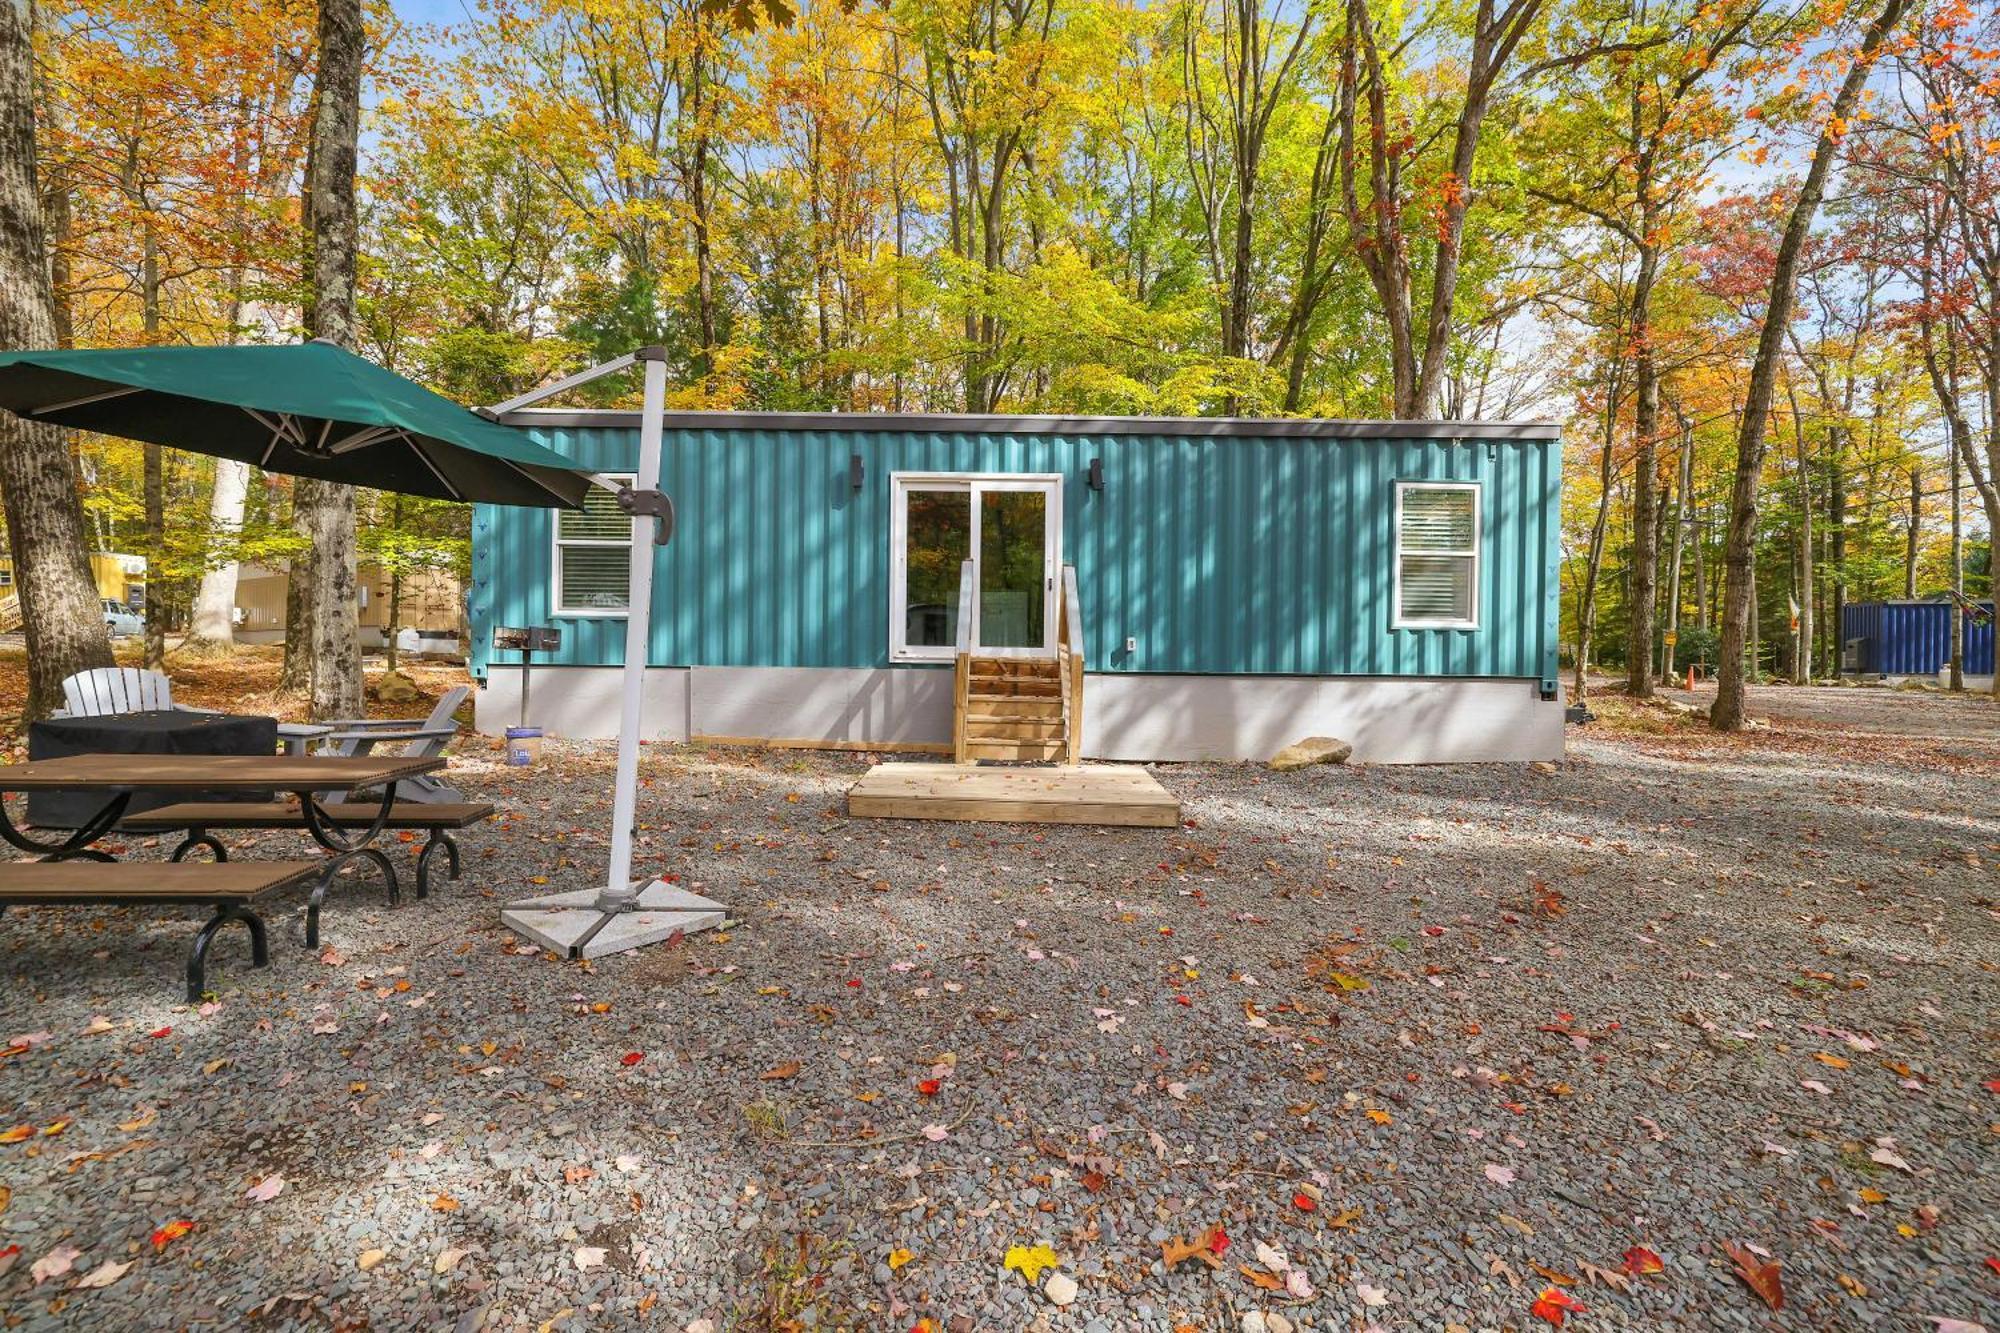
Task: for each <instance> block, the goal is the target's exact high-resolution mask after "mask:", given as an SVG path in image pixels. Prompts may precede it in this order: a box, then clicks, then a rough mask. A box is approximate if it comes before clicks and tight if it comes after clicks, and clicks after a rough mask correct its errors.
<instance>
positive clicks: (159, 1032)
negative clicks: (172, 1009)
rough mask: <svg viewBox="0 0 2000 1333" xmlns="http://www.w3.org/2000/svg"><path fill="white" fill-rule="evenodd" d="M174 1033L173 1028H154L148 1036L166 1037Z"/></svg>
mask: <svg viewBox="0 0 2000 1333" xmlns="http://www.w3.org/2000/svg"><path fill="white" fill-rule="evenodd" d="M172 1031H173V1029H172V1028H171V1027H164V1028H154V1029H153V1030H152V1031H151V1032H148V1033H147V1034H146V1035H147V1036H149V1037H164V1036H167V1035H168V1034H170V1033H171V1032H172Z"/></svg>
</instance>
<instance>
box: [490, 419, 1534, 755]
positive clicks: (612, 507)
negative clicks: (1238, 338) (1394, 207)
mask: <svg viewBox="0 0 2000 1333" xmlns="http://www.w3.org/2000/svg"><path fill="white" fill-rule="evenodd" d="M501 419H502V420H504V421H507V422H509V423H511V424H516V425H520V426H523V427H526V428H527V429H528V430H530V431H531V432H532V434H533V436H534V438H535V439H536V441H537V442H538V443H540V444H543V445H546V446H547V447H549V448H551V449H553V450H555V451H556V452H558V453H560V454H563V455H565V456H566V457H568V458H571V459H573V460H575V462H576V464H577V466H579V467H582V468H587V469H590V470H592V471H596V472H599V473H602V474H605V475H606V476H607V477H609V478H612V479H619V480H622V479H624V478H625V477H626V476H628V475H629V474H630V472H631V470H632V469H633V467H634V465H635V460H636V458H637V454H638V439H639V426H638V414H637V413H636V412H627V411H567V410H541V409H535V410H522V411H516V412H512V413H508V414H506V415H504V416H503V417H502V418H501ZM1560 449H1561V445H1560V438H1559V430H1558V428H1557V427H1556V426H1554V425H1552V424H1547V423H1497V422H1361V421H1304V420H1246V419H1210V418H1186V419H1180V418H1175V419H1160V418H1098V417H1085V418H1051V417H1001V416H994V417H981V416H903V415H886V414H872V413H853V414H817V413H815V414H802V413H798V414H795V413H716V412H684V413H671V412H670V413H668V414H667V416H666V421H665V433H664V436H663V453H662V458H663V462H662V470H661V477H660V485H661V489H662V490H664V491H666V492H667V493H668V494H669V495H671V496H672V497H673V500H674V503H675V506H676V509H677V512H678V524H677V527H676V529H675V532H674V536H673V540H672V541H671V543H670V544H668V545H667V546H665V547H656V548H654V551H653V559H654V560H655V562H656V563H655V567H654V582H653V605H652V632H651V647H650V652H649V654H648V668H649V669H648V672H647V675H646V688H645V705H646V706H645V714H644V716H645V718H646V726H647V729H648V731H649V733H650V734H651V735H653V736H657V737H660V738H665V739H673V740H685V739H703V738H727V739H731V740H767V741H772V742H780V743H788V744H811V745H826V746H837V747H856V748H858V747H868V748H877V749H882V750H888V751H937V752H942V753H957V754H960V755H963V756H966V757H970V758H1021V759H1040V758H1052V759H1062V758H1071V759H1073V758H1078V757H1083V758H1092V759H1099V758H1101V759H1118V760H1138V761H1145V760H1183V759H1224V760H1232V759H1251V760H1262V759H1266V758H1269V757H1270V755H1271V754H1272V753H1274V752H1275V751H1276V750H1278V749H1279V748H1281V747H1282V746H1284V745H1287V744H1289V743H1291V742H1293V741H1296V740H1298V739H1300V738H1302V737H1306V736H1314V735H1328V736H1337V737H1340V738H1342V739H1344V740H1347V741H1348V742H1350V743H1351V744H1352V745H1353V746H1354V750H1355V756H1354V757H1355V758H1356V759H1357V760H1360V761H1364V762H1375V763H1396V762H1411V763H1423V762H1451V761H1461V760H1529V759H1554V758H1558V757H1560V755H1561V753H1562V743H1563V733H1562V726H1563V713H1562V704H1561V702H1560V700H1559V699H1558V697H1557V688H1556V669H1557V668H1556V636H1557V595H1558V593H1557V560H1558V553H1557V535H1558V533H1557V530H1558V523H1559V506H1558V492H1559V488H1560V483H1561V476H1562V463H1561V456H1560ZM629 540H630V523H629V520H628V519H627V518H626V516H625V515H624V513H622V512H621V511H620V510H619V508H618V507H617V504H616V502H615V501H614V499H613V497H612V494H611V492H609V491H598V492H594V493H593V495H592V496H591V497H590V498H589V499H588V501H587V502H586V507H585V509H584V510H583V511H582V512H581V513H562V514H558V513H557V512H555V511H553V510H549V511H540V510H532V509H519V508H512V507H501V506H489V505H481V506H478V507H477V508H476V509H475V511H474V516H473V528H472V542H473V557H472V586H471V589H470V591H469V602H470V612H471V622H472V658H471V662H472V670H473V674H474V675H475V676H476V677H478V678H479V679H480V680H481V681H482V682H483V688H482V689H481V690H480V692H479V698H478V722H479V726H480V729H481V730H483V731H489V732H498V731H500V730H502V729H503V728H505V727H506V726H509V725H512V724H513V723H515V722H516V721H517V720H518V717H517V709H518V707H519V701H520V688H521V666H520V661H519V654H516V653H512V652H495V651H493V650H492V649H491V643H492V633H493V629H494V627H495V626H498V625H510V626H518V625H552V626H555V627H558V628H559V629H560V630H561V631H562V646H561V649H560V651H558V652H556V653H552V654H540V655H537V657H536V659H535V661H534V667H533V669H534V680H533V687H532V695H531V705H532V709H533V716H531V717H530V718H529V721H530V722H531V723H534V724H537V725H540V726H543V727H545V728H547V729H548V730H549V731H551V732H552V733H554V734H557V735H568V736H576V737H603V736H610V735H613V734H615V733H616V731H617V728H618V717H619V711H618V697H619V686H618V668H619V666H620V665H621V662H622V657H623V647H624V633H625V627H624V619H625V600H626V595H627V594H626V587H627V577H628V573H629V570H630V566H629V563H628V562H629V560H630V559H631V555H630V550H631V547H630V544H629Z"/></svg>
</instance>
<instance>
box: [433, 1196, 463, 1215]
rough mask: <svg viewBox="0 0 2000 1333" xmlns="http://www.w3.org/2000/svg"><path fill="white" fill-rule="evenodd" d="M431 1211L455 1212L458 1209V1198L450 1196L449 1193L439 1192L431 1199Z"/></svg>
mask: <svg viewBox="0 0 2000 1333" xmlns="http://www.w3.org/2000/svg"><path fill="white" fill-rule="evenodd" d="M431 1211H432V1212H434V1213H455V1212H457V1211H458V1200H457V1199H454V1198H452V1197H451V1195H449V1194H440V1195H438V1196H437V1197H436V1198H435V1199H432V1200H431Z"/></svg>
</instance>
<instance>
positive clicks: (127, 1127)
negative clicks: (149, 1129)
mask: <svg viewBox="0 0 2000 1333" xmlns="http://www.w3.org/2000/svg"><path fill="white" fill-rule="evenodd" d="M159 1118H160V1113H159V1112H158V1111H156V1110H154V1109H153V1108H152V1107H150V1106H149V1107H147V1108H146V1109H145V1110H143V1111H141V1112H139V1114H138V1115H136V1116H134V1117H133V1118H132V1119H130V1120H121V1121H119V1122H118V1128H120V1129H122V1130H124V1131H125V1132H126V1133H127V1134H136V1133H138V1132H139V1131H140V1130H142V1129H144V1128H145V1127H146V1126H148V1125H150V1124H152V1123H153V1122H154V1121H155V1120H158V1119H159Z"/></svg>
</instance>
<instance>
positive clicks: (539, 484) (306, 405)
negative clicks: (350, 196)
mask: <svg viewBox="0 0 2000 1333" xmlns="http://www.w3.org/2000/svg"><path fill="white" fill-rule="evenodd" d="M0 407H4V408H7V409H8V410H10V411H13V412H15V413H18V414H19V415H21V416H24V417H27V418H30V419H32V420H36V421H50V422H55V423H56V424H58V425H63V426H70V427H74V428H75V429H77V430H91V431H98V432H100V433H102V434H105V435H119V436H123V437H125V438H127V439H133V440H146V441H149V442H151V443H154V444H164V445H170V446H172V447H173V448H176V449H186V450H189V451H191V452H194V453H201V454H213V455H216V456H218V457H222V458H234V459H237V460H239V461H241V462H245V463H254V464H256V465H257V466H258V467H260V468H262V469H264V470H265V471H267V472H281V473H286V474H289V475H293V476H301V477H317V478H319V479H321V480H322V481H343V482H347V483H349V484H350V485H355V486H372V487H375V488H376V489H378V490H385V491H401V492H403V493H404V494H406V495H428V496H433V497H435V498H437V499H440V500H483V501H486V502H488V503H492V504H515V505H529V506H534V507H548V506H562V507H565V508H571V509H575V508H580V507H581V506H582V504H583V495H584V492H586V491H587V490H589V489H590V485H591V482H590V478H589V477H588V476H587V475H585V474H583V473H581V472H578V471H576V470H575V464H574V463H572V462H571V461H570V460H568V459H566V458H564V457H563V456H562V455H561V454H558V453H555V452H553V451H552V450H548V449H544V448H542V447H541V446H540V445H538V444H536V443H534V442H533V441H532V440H530V439H529V438H528V437H527V435H526V434H524V433H523V432H522V431H520V430H517V429H515V428H514V427H511V426H502V425H500V424H498V423H497V422H493V421H488V420H487V419H486V418H484V417H482V416H479V415H478V414H476V413H474V412H471V411H469V410H467V409H466V408H463V407H460V406H459V405H458V404H457V403H454V402H452V401H451V400H450V399H448V398H442V397H439V396H438V395H437V394H434V393H432V392H431V391H430V390H429V389H426V388H424V387H423V386H421V385H419V384H413V383H411V382H410V381H409V380H406V379H404V378H403V377H402V376H401V375H398V374H396V373H394V372H393V371H388V370H384V369H382V368H381V367H380V366H377V365H375V364H374V363H372V362H370V361H367V360H364V359H363V358H361V357H358V356H356V355H354V354H353V353H352V352H348V351H344V350H342V349H341V348H339V347H336V346H334V345H333V344H332V343H328V342H320V341H317V340H315V341H313V342H307V343H290V344H282V345H272V346H242V347H139V348H131V349H126V350H97V349H92V350H88V351H51V352H5V353H0Z"/></svg>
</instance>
